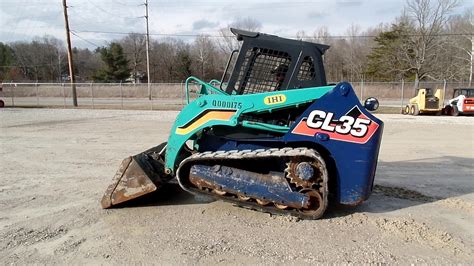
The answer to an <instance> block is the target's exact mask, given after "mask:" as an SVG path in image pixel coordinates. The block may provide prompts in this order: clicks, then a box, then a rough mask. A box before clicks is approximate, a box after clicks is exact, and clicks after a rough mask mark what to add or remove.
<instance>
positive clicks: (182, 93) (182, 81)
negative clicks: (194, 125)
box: [180, 80, 186, 108]
mask: <svg viewBox="0 0 474 266" xmlns="http://www.w3.org/2000/svg"><path fill="white" fill-rule="evenodd" d="M184 90H185V88H184V80H181V93H180V95H181V108H182V107H184V102H185V101H186V99H184Z"/></svg>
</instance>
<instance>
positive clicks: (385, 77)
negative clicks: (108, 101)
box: [0, 0, 474, 86]
mask: <svg viewBox="0 0 474 266" xmlns="http://www.w3.org/2000/svg"><path fill="white" fill-rule="evenodd" d="M457 5H458V1H457V0H408V1H407V2H406V6H405V8H404V10H403V12H402V14H400V16H399V17H398V18H397V19H395V21H393V22H392V23H390V24H380V25H377V26H375V27H373V28H369V29H366V30H361V29H360V27H358V26H357V25H351V26H350V27H349V28H348V29H347V32H346V34H345V36H333V35H331V34H330V33H329V30H328V29H327V28H326V27H319V28H316V29H315V30H314V32H313V33H312V34H307V33H306V32H304V31H299V32H298V34H297V36H296V38H298V39H302V40H305V41H311V42H317V43H323V44H328V45H330V46H331V48H330V49H329V50H328V51H327V52H326V54H325V56H324V61H325V68H326V75H327V80H328V81H333V82H337V81H340V80H349V81H358V80H366V81H392V80H400V79H402V78H403V79H406V80H412V81H415V84H416V86H417V84H418V82H420V81H424V80H427V81H430V80H443V79H446V80H453V81H467V82H469V84H471V82H472V72H473V60H474V59H473V49H474V29H473V28H474V23H473V16H472V10H465V11H464V13H463V14H452V13H453V10H454V9H455V8H456V7H457ZM230 27H234V28H241V29H245V30H249V31H260V30H261V28H262V25H261V23H260V22H258V21H257V20H254V19H251V18H246V19H240V20H238V21H235V22H234V23H232V24H231V25H229V26H228V27H227V28H222V29H220V30H219V35H220V36H208V35H200V36H198V37H196V38H195V40H194V41H192V42H185V41H183V40H180V39H177V38H167V39H160V40H156V39H151V40H150V50H149V51H150V78H151V81H152V82H180V81H182V80H184V79H186V78H187V77H189V76H191V75H194V76H197V77H199V78H201V79H203V80H211V79H220V78H221V76H222V73H223V71H224V67H225V64H226V61H227V58H228V56H229V54H230V52H231V51H232V50H234V49H236V48H238V42H237V41H236V40H235V37H233V36H232V34H231V33H230V31H229V28H230ZM73 57H74V68H75V73H76V80H77V81H78V82H90V81H95V82H146V80H147V76H146V51H145V35H143V34H138V33H130V34H128V35H127V36H125V37H124V38H121V39H117V40H114V41H112V42H111V43H109V44H108V45H107V46H104V47H97V48H96V49H94V50H90V49H83V48H77V47H76V48H74V49H73ZM67 78H68V67H67V56H66V51H65V46H64V44H63V42H62V41H61V40H58V39H56V38H54V37H51V36H45V37H42V38H37V39H34V40H32V41H30V42H12V43H1V42H0V80H3V81H4V82H5V81H11V80H13V81H38V82H48V81H49V82H54V81H55V82H63V81H65V80H67Z"/></svg>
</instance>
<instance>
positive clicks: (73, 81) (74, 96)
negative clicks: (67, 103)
mask: <svg viewBox="0 0 474 266" xmlns="http://www.w3.org/2000/svg"><path fill="white" fill-rule="evenodd" d="M63 9H64V26H65V27H66V41H67V61H68V64H69V76H70V77H71V88H72V102H73V105H74V107H77V94H76V79H75V78H74V67H73V64H72V62H73V60H72V48H71V35H70V31H69V20H68V16H67V4H66V0H63Z"/></svg>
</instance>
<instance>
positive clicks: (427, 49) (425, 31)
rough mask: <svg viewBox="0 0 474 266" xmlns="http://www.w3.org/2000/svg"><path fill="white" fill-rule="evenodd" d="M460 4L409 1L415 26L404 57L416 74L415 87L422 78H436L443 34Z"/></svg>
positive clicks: (438, 0) (442, 0)
mask: <svg viewBox="0 0 474 266" xmlns="http://www.w3.org/2000/svg"><path fill="white" fill-rule="evenodd" d="M457 5H458V1H457V0H433V1H432V0H408V1H407V16H408V18H409V21H410V22H411V25H412V26H413V27H411V31H410V32H409V35H408V36H407V37H408V38H409V42H408V45H407V47H406V48H407V49H405V53H404V54H403V59H404V60H405V61H406V63H407V65H409V67H410V70H411V71H412V72H413V73H414V75H415V86H414V87H415V89H416V88H418V87H419V83H420V80H422V79H425V78H432V79H434V76H433V74H434V73H435V72H436V68H437V67H439V64H437V61H438V59H439V56H440V53H439V51H440V49H442V46H443V45H444V44H445V41H446V39H445V38H442V37H441V35H442V33H443V30H444V28H445V26H446V23H447V21H448V19H449V14H450V13H451V12H452V11H453V9H454V8H455V7H456V6H457Z"/></svg>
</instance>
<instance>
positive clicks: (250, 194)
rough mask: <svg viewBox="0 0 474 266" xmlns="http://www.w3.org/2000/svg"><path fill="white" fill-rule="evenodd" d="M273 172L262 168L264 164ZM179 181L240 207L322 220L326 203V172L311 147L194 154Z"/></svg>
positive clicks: (181, 168)
mask: <svg viewBox="0 0 474 266" xmlns="http://www.w3.org/2000/svg"><path fill="white" fill-rule="evenodd" d="M268 165H271V168H273V169H271V170H270V171H267V172H261V171H259V170H260V169H267V168H268V167H265V166H268ZM176 176H177V179H178V182H179V184H180V186H181V187H182V188H183V189H184V190H186V191H188V192H190V193H192V194H206V195H209V196H211V197H213V198H216V199H220V200H224V201H228V202H232V203H234V204H236V205H238V206H241V207H244V208H249V209H254V210H259V211H263V212H268V213H271V214H276V215H292V216H296V217H299V218H302V219H318V218H320V217H321V216H322V215H323V214H324V211H325V210H326V208H327V204H328V200H327V198H328V172H327V168H326V164H325V162H324V159H323V158H322V157H321V156H320V155H319V153H318V152H316V151H315V150H313V149H308V148H289V147H287V148H281V149H278V148H272V149H258V150H240V151H239V150H231V151H216V152H203V153H195V154H193V155H191V156H189V157H187V158H186V159H184V160H183V161H182V162H181V163H180V166H179V168H178V170H177V175H176Z"/></svg>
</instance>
